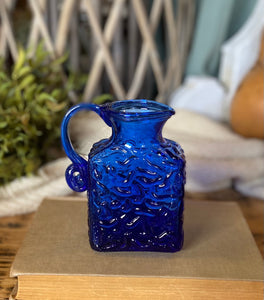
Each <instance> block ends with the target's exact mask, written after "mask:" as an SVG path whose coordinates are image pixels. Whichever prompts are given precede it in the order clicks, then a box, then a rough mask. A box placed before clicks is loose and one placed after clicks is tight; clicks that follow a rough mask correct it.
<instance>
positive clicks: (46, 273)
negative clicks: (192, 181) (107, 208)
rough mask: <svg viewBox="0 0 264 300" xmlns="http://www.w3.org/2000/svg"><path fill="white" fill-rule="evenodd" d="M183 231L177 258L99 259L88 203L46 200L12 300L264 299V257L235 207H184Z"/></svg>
mask: <svg viewBox="0 0 264 300" xmlns="http://www.w3.org/2000/svg"><path fill="white" fill-rule="evenodd" d="M184 231H185V242H184V247H183V249H182V250H181V251H180V252H176V253H157V252H96V251H94V250H92V249H91V248H90V245H89V240H88V233H87V232H88V227H87V201H86V200H84V199H82V198H74V199H72V198H68V199H65V198H63V199H56V198H54V199H46V200H44V201H43V202H42V204H41V206H40V208H39V210H38V212H37V213H36V215H35V218H34V220H33V222H32V225H31V228H30V230H29V232H28V233H27V236H26V238H25V240H24V242H23V244H22V246H21V248H20V250H19V251H18V253H17V256H16V258H15V261H14V263H13V265H12V268H11V276H17V277H18V291H17V298H18V299H54V297H56V296H58V295H60V296H62V295H63V299H74V297H76V299H77V297H78V296H80V295H82V298H83V297H84V295H87V299H88V298H89V299H121V298H122V299H144V297H145V299H147V298H148V297H151V299H160V298H159V297H161V296H162V297H163V298H165V299H176V298H175V297H177V296H181V297H182V298H183V299H192V298H191V297H192V296H195V298H194V299H205V298H204V297H205V295H209V296H210V295H211V296H212V299H223V298H217V295H218V296H219V297H222V296H223V297H225V299H231V298H232V299H262V297H263V292H262V286H263V282H262V281H263V261H262V257H261V255H260V253H259V251H258V249H257V247H256V245H255V241H254V239H253V237H252V235H251V233H250V230H249V228H248V226H247V223H246V221H245V219H244V218H243V216H242V213H241V211H240V209H239V207H238V205H237V204H236V203H231V202H226V203H224V202H219V203H217V202H210V201H194V200H186V201H185V213H184ZM41 295H42V296H43V295H44V296H43V298H41V297H42V296H41ZM115 295H116V297H115ZM213 296H214V297H213ZM241 296H243V297H241ZM27 297H28V298H27ZM34 297H35V298H34ZM49 297H50V298H49ZM155 297H156V298H155ZM199 297H200V298H199ZM236 297H237V298H236ZM238 297H239V298H238ZM247 297H248V298H247ZM58 299H62V298H58ZM83 299H85V298H83Z"/></svg>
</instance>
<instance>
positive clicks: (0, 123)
mask: <svg viewBox="0 0 264 300" xmlns="http://www.w3.org/2000/svg"><path fill="white" fill-rule="evenodd" d="M7 125H8V123H7V122H5V121H2V122H0V129H2V128H5V127H6V126H7Z"/></svg>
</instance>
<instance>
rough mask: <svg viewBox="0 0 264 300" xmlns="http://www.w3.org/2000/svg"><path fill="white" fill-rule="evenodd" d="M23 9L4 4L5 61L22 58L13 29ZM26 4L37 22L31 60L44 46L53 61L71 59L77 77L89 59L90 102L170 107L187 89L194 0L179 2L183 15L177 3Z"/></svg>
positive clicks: (84, 0) (33, 0) (0, 36)
mask: <svg viewBox="0 0 264 300" xmlns="http://www.w3.org/2000/svg"><path fill="white" fill-rule="evenodd" d="M16 4H17V2H16V1H13V0H5V1H4V0H2V1H1V2H0V18H1V21H2V25H0V42H1V44H0V56H4V57H5V56H6V55H7V54H8V52H9V53H10V54H11V57H12V58H13V60H16V59H17V53H18V52H17V44H18V41H16V39H15V35H14V29H13V28H12V11H13V10H14V9H15V7H16ZM26 4H27V9H28V10H29V11H30V15H31V16H32V20H29V22H30V21H31V26H30V30H29V33H28V41H27V46H28V47H30V49H32V53H31V55H34V51H35V49H36V46H37V43H38V42H39V41H40V40H43V41H44V45H45V47H46V49H47V51H48V52H50V55H51V56H58V55H62V54H63V53H64V52H65V51H69V52H70V64H71V68H72V69H73V70H75V71H78V70H79V69H80V67H81V66H83V65H84V64H83V63H82V58H85V60H84V61H85V66H87V67H86V71H87V72H88V73H89V78H88V80H87V83H86V87H85V91H84V95H83V100H84V101H88V102H89V101H91V100H92V98H93V97H94V96H95V95H97V94H99V93H101V92H108V93H112V94H114V95H115V97H116V99H119V100H120V99H131V98H138V97H147V96H148V94H149V97H152V98H153V97H156V99H157V100H159V101H162V102H165V101H166V98H167V96H168V95H169V94H170V93H171V91H173V90H174V89H175V88H176V87H177V86H178V85H179V84H180V83H181V78H182V74H183V69H184V65H185V59H186V55H187V52H188V51H187V50H188V46H189V41H190V38H191V34H192V28H193V21H194V10H195V6H194V0H178V1H177V7H175V3H174V1H173V0H166V1H162V0H154V1H149V0H147V1H145V0H144V1H143V0H131V1H125V0H112V1H106V0H100V1H94V0H80V1H74V0H60V1H58V0H27V2H26ZM84 23H85V26H84ZM158 30H159V32H158V33H157V31H158ZM81 31H82V32H81ZM161 31H162V34H161V33H160V32H161ZM157 35H158V36H159V38H158V39H157ZM81 44H82V46H83V47H81V46H80V45H81ZM84 44H85V45H86V49H85V51H86V53H83V51H84V50H83V48H85V47H84ZM161 46H162V48H163V50H162V51H161V50H160V49H159V48H160V47H161ZM81 49H82V52H81ZM161 53H162V55H161ZM83 56H84V57H83ZM155 89H156V92H154V93H155V94H154V95H153V91H155Z"/></svg>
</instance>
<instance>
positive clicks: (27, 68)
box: [15, 66, 32, 79]
mask: <svg viewBox="0 0 264 300" xmlns="http://www.w3.org/2000/svg"><path fill="white" fill-rule="evenodd" d="M31 70H32V68H31V67H30V66H25V67H23V68H21V69H19V70H18V71H17V73H15V74H16V78H17V79H19V78H20V77H23V76H25V75H27V74H28V73H29V72H31Z"/></svg>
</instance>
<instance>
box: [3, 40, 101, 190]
mask: <svg viewBox="0 0 264 300" xmlns="http://www.w3.org/2000/svg"><path fill="white" fill-rule="evenodd" d="M66 59H67V56H66V55H64V56H62V57H59V58H57V59H50V58H49V56H48V54H47V52H46V51H45V50H44V49H43V47H42V45H41V44H40V45H39V46H38V48H37V51H36V54H35V55H34V57H32V58H28V55H27V53H26V51H25V50H24V49H22V48H20V50H19V56H18V59H17V61H16V63H15V64H14V66H13V68H12V70H11V71H10V72H7V71H6V69H5V68H4V63H3V61H2V62H0V185H1V184H5V183H7V182H9V181H11V180H13V179H14V178H17V177H20V176H23V175H29V174H32V173H34V172H35V171H36V170H37V169H38V168H39V166H40V165H41V164H43V163H44V162H46V161H48V160H49V158H50V157H49V156H50V149H51V148H54V147H55V148H57V149H60V142H59V137H60V123H61V120H62V118H63V116H64V114H65V112H66V111H67V109H68V108H69V107H70V105H71V103H70V100H69V94H70V93H71V92H72V90H73V88H74V89H75V90H80V89H81V85H83V84H84V80H85V81H86V79H87V76H85V78H83V76H80V74H78V75H76V74H73V73H71V74H70V75H69V76H68V77H65V76H64V75H63V73H62V65H63V64H64V63H65V61H66ZM103 97H104V96H103ZM98 101H100V98H99V99H98Z"/></svg>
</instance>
